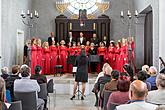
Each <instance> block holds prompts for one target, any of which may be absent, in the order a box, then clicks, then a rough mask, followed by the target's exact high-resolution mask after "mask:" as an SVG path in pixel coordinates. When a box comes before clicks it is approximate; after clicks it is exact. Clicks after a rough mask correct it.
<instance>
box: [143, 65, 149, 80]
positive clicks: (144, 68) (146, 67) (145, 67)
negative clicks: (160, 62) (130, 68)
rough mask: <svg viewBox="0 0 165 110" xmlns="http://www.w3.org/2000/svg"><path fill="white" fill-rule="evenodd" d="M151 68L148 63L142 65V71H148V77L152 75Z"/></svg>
mask: <svg viewBox="0 0 165 110" xmlns="http://www.w3.org/2000/svg"><path fill="white" fill-rule="evenodd" d="M149 69H150V67H149V66H148V65H143V66H142V71H146V72H147V78H149V77H150V72H149Z"/></svg>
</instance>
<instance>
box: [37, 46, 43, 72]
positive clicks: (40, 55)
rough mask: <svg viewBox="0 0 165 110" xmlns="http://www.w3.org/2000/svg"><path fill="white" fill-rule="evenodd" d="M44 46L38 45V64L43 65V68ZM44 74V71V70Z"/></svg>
mask: <svg viewBox="0 0 165 110" xmlns="http://www.w3.org/2000/svg"><path fill="white" fill-rule="evenodd" d="M42 58H43V57H42V47H40V46H37V65H39V66H41V68H42V69H43V63H42V60H43V59H42ZM42 74H43V72H42Z"/></svg>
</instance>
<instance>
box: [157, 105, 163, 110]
mask: <svg viewBox="0 0 165 110" xmlns="http://www.w3.org/2000/svg"><path fill="white" fill-rule="evenodd" d="M155 110H165V105H160V106H158V107H157V108H156V109H155Z"/></svg>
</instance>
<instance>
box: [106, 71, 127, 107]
mask: <svg viewBox="0 0 165 110" xmlns="http://www.w3.org/2000/svg"><path fill="white" fill-rule="evenodd" d="M129 86H130V77H129V76H126V75H124V73H122V76H119V79H118V81H117V91H115V92H112V93H111V95H110V96H109V99H108V102H107V108H109V105H110V103H116V104H119V105H120V104H125V103H127V102H128V101H129V92H128V91H129Z"/></svg>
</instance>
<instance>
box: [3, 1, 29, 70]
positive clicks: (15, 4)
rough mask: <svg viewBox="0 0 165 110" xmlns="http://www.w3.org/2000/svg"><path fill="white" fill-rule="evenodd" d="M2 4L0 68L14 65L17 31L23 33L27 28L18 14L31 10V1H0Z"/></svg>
mask: <svg viewBox="0 0 165 110" xmlns="http://www.w3.org/2000/svg"><path fill="white" fill-rule="evenodd" d="M0 1H1V2H2V10H1V11H2V24H1V25H2V34H1V35H2V39H1V41H2V66H8V67H11V65H13V64H16V36H17V29H20V30H23V31H25V36H27V35H28V31H27V26H25V25H24V24H23V23H22V20H21V16H20V13H21V11H22V10H27V9H31V0H0Z"/></svg>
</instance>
